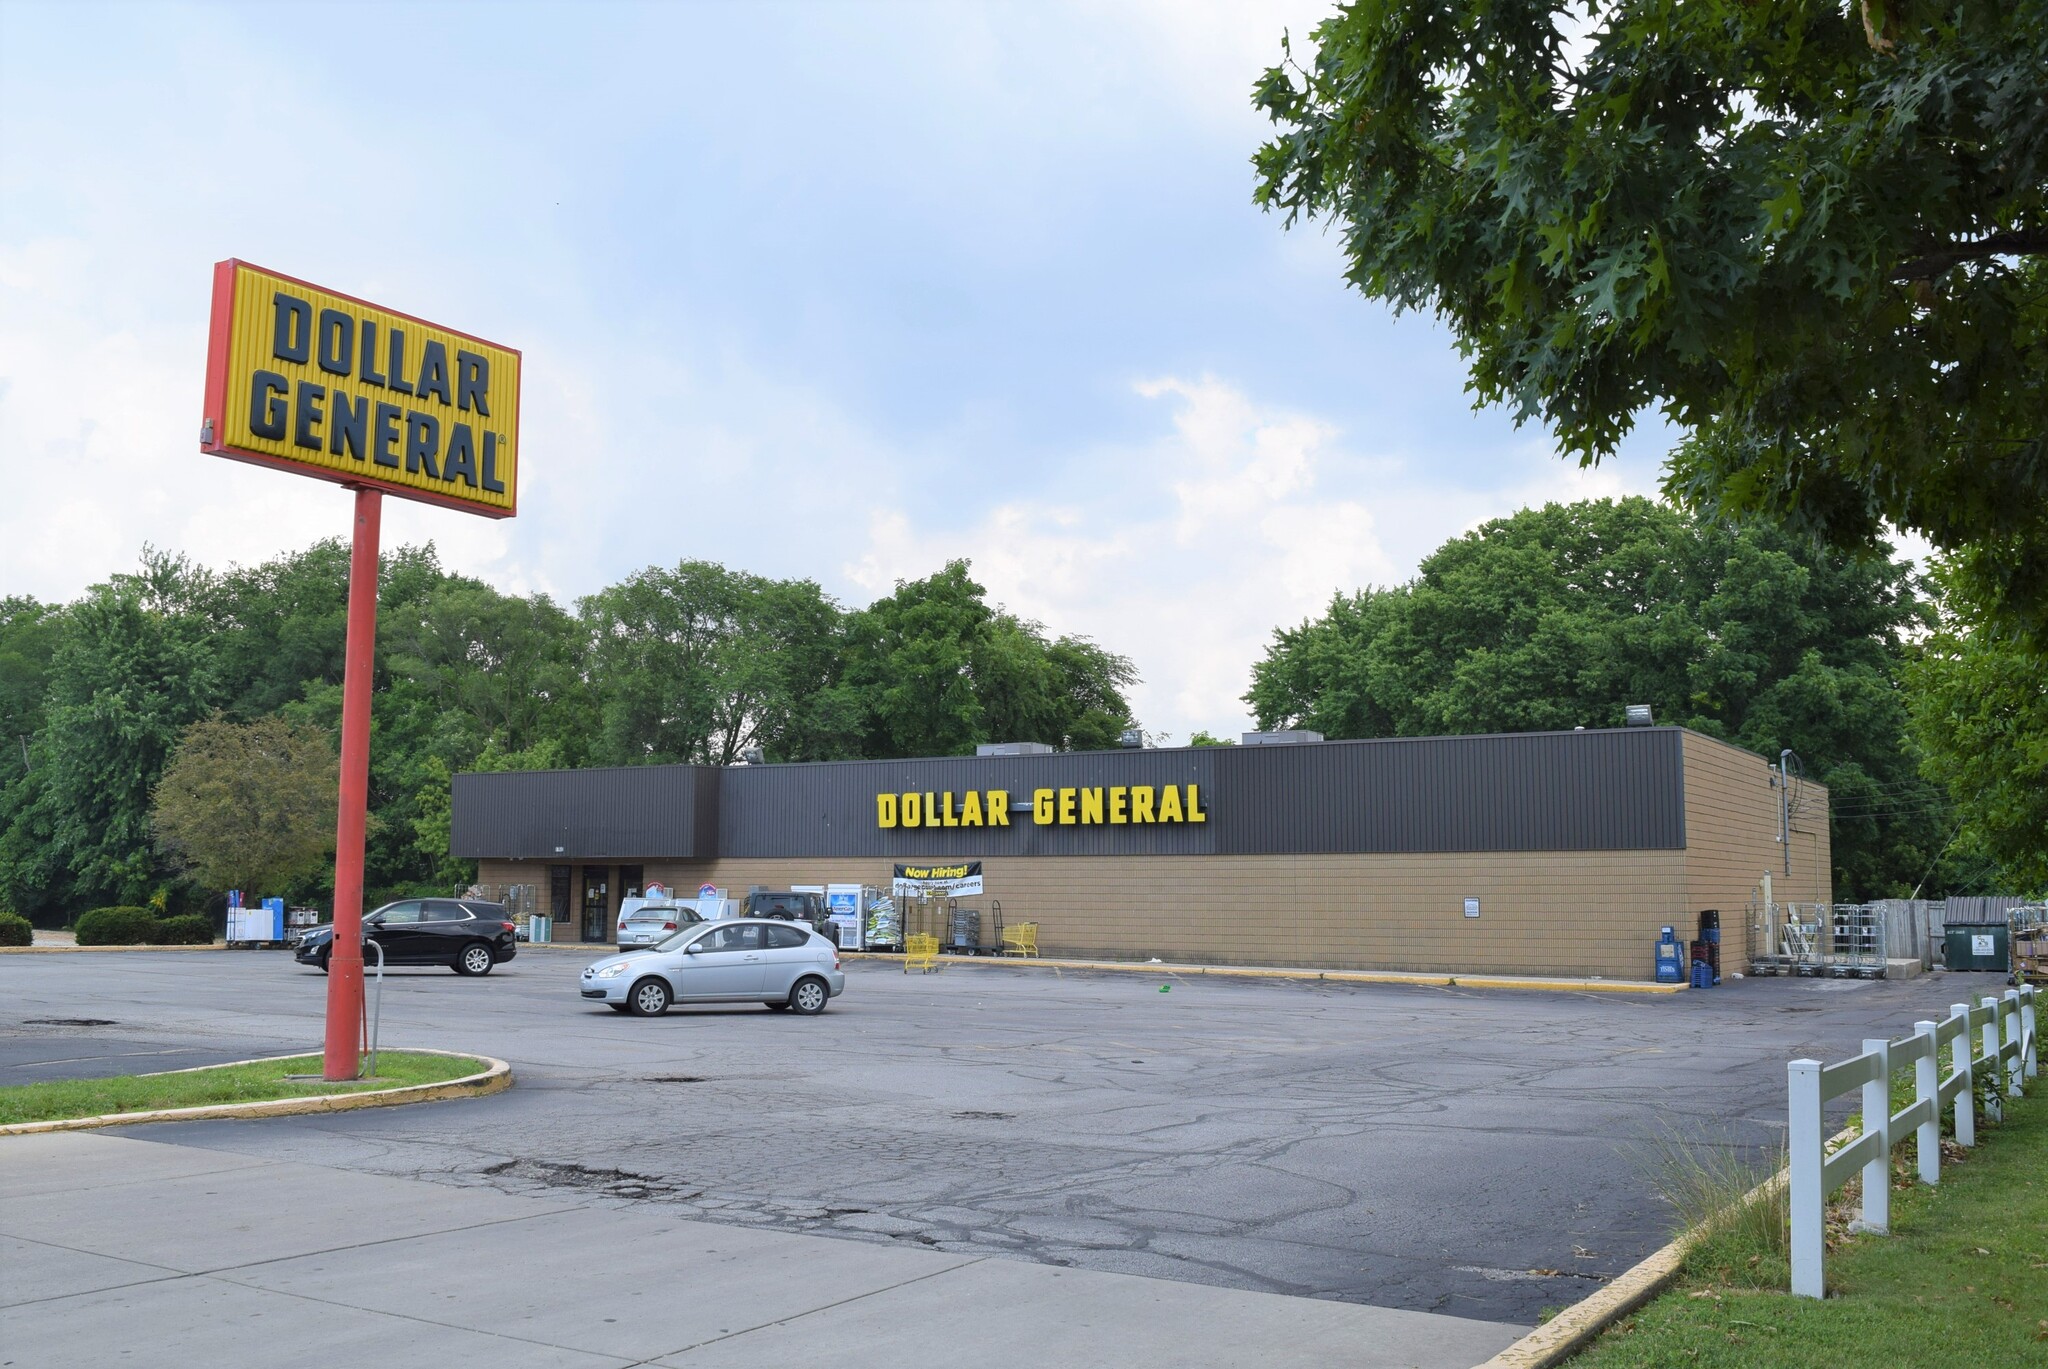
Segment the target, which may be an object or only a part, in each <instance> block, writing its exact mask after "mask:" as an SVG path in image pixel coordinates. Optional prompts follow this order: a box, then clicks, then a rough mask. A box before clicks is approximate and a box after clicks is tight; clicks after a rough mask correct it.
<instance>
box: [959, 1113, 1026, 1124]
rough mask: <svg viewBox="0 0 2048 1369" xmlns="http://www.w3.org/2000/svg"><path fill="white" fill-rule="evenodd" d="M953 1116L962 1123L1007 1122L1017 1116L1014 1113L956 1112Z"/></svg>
mask: <svg viewBox="0 0 2048 1369" xmlns="http://www.w3.org/2000/svg"><path fill="white" fill-rule="evenodd" d="M953 1115H954V1116H955V1117H957V1118H959V1119H960V1120H961V1121H963V1122H1009V1121H1014V1120H1015V1119H1016V1116H1017V1114H1016V1113H1014V1112H956V1113H954V1114H953Z"/></svg>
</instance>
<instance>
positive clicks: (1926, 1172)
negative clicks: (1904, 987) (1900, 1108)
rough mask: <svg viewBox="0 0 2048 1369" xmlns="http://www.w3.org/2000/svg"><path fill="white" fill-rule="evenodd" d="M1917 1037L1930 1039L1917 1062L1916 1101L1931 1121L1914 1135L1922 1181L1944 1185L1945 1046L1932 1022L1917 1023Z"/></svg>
mask: <svg viewBox="0 0 2048 1369" xmlns="http://www.w3.org/2000/svg"><path fill="white" fill-rule="evenodd" d="M1913 1035H1915V1036H1924V1037H1926V1038H1927V1053H1926V1054H1925V1055H1923V1056H1921V1057H1920V1058H1919V1059H1918V1060H1915V1061H1914V1062H1913V1101H1914V1102H1916V1103H1920V1104H1924V1105H1925V1106H1926V1109H1927V1112H1928V1118H1927V1120H1926V1121H1923V1122H1922V1123H1921V1124H1920V1125H1919V1127H1918V1128H1916V1129H1915V1131H1914V1133H1913V1146H1914V1151H1915V1154H1916V1157H1917V1158H1918V1159H1919V1161H1920V1182H1921V1183H1923V1184H1938V1183H1940V1182H1941V1047H1940V1045H1939V1044H1938V1043H1937V1042H1936V1041H1935V1037H1934V1024H1933V1023H1932V1022H1915V1023H1914V1024H1913Z"/></svg>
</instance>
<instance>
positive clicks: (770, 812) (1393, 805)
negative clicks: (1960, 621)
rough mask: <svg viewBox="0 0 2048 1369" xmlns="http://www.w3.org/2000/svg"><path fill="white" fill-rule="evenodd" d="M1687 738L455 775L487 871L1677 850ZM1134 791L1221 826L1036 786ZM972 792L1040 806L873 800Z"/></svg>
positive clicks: (1533, 738) (1610, 733) (463, 839)
mask: <svg viewBox="0 0 2048 1369" xmlns="http://www.w3.org/2000/svg"><path fill="white" fill-rule="evenodd" d="M1680 737H1681V733H1680V730H1679V729H1677V728H1668V727H1660V728H1629V729H1616V730H1607V731H1597V732H1592V731H1589V732H1545V733H1519V734H1510V735H1501V736H1483V737H1428V738H1390V739H1385V740H1377V741H1358V742H1321V743H1311V744H1306V745H1300V746H1258V747H1197V748H1184V749H1177V750H1160V751H1100V752H1085V753H1079V754H1068V755H1053V756H987V757H976V756H961V757H951V758H942V759H930V760H910V761H848V762H835V763H830V764H815V765H768V766H736V767H733V768H730V769H725V770H719V769H716V768H712V767H700V766H638V767H627V768H623V769H612V770H573V771H546V772H537V773H530V774H509V775H459V776H457V777H456V780H455V815H454V816H455V841H454V845H455V854H457V855H459V856H465V857H472V858H474V857H482V856H498V857H524V858H529V859H533V858H543V859H554V858H560V859H565V860H584V859H589V860H598V859H614V858H615V859H633V858H640V857H647V858H662V857H668V858H674V859H709V858H712V857H725V858H746V857H757V858H758V857H777V856H795V857H806V856H817V857H826V856H871V857H886V858H894V859H905V860H909V859H927V858H929V859H940V858H945V857H964V858H970V859H971V858H974V857H981V856H1021V855H1211V854H1221V855H1293V854H1301V855H1306V854H1321V853H1344V852H1358V853H1377V852H1449V851H1614V850H1677V849H1682V848H1683V847H1684V845H1685V776H1684V760H1683V752H1682V749H1681V745H1680ZM1133 784H1149V785H1154V786H1158V785H1166V784H1178V785H1188V784H1193V785H1197V786H1199V789H1200V793H1201V797H1202V806H1203V808H1204V809H1205V810H1206V811H1207V813H1208V815H1209V820H1208V821H1207V822H1206V823H1202V824H1194V823H1181V824H1154V825H1149V826H1138V825H1124V826H1107V825H1103V826H1066V827H1062V826H1049V827H1040V826H1037V825H1036V824H1034V823H1033V822H1032V820H1031V812H1030V809H1029V803H1030V800H1031V793H1032V790H1034V789H1040V788H1045V789H1060V788H1066V787H1072V788H1085V787H1090V786H1096V785H1101V786H1104V787H1107V786H1110V785H1133ZM969 789H978V790H983V791H986V790H990V789H1004V790H1007V791H1009V794H1010V798H1011V802H1012V803H1013V804H1015V803H1018V802H1022V803H1024V804H1025V805H1026V806H1025V808H1024V809H1023V810H1022V811H1013V812H1012V813H1011V815H1010V825H1009V826H1008V827H1007V828H1005V827H980V828H970V827H956V828H931V827H918V828H911V829H906V828H894V829H888V828H881V827H878V826H877V825H876V821H875V796H876V795H877V794H881V793H896V794H901V793H920V794H922V793H927V792H931V793H944V792H947V791H951V792H952V793H953V794H955V795H959V794H961V793H963V792H964V791H966V790H969ZM557 847H561V848H564V849H562V850H561V851H559V852H558V851H557V850H556V848H557Z"/></svg>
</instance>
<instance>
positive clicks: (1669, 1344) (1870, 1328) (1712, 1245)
mask: <svg viewBox="0 0 2048 1369" xmlns="http://www.w3.org/2000/svg"><path fill="white" fill-rule="evenodd" d="M2032 1083H2033V1093H2032V1096H2030V1097H2028V1098H2025V1099H2013V1100H2010V1101H2008V1103H2007V1104H2006V1109H2007V1110H2006V1118H2007V1120H2006V1122H2005V1123H2004V1124H2003V1125H2001V1126H1997V1127H1991V1128H1984V1127H1983V1125H1982V1123H1979V1127H1980V1130H1979V1131H1978V1139H1979V1145H1978V1146H1977V1148H1976V1149H1975V1150H1973V1151H1969V1152H1965V1154H1966V1155H1967V1158H1966V1159H1963V1160H1962V1161H1961V1162H1960V1163H1955V1164H1950V1163H1948V1162H1947V1159H1946V1157H1944V1162H1943V1164H1942V1171H1941V1184H1940V1186H1939V1187H1938V1188H1933V1189H1930V1188H1927V1187H1925V1186H1924V1185H1921V1184H1919V1183H1908V1182H1907V1180H1908V1179H1909V1178H1910V1175H1911V1173H1912V1170H1911V1168H1910V1166H1909V1164H1908V1163H1907V1162H1904V1161H1897V1160H1895V1164H1894V1173H1895V1175H1896V1180H1895V1182H1894V1184H1893V1193H1892V1223H1891V1226H1892V1234H1891V1235H1890V1236H1846V1235H1844V1236H1841V1237H1840V1238H1839V1239H1837V1233H1836V1232H1835V1230H1834V1228H1833V1227H1832V1225H1831V1227H1830V1232H1829V1237H1830V1248H1829V1250H1828V1254H1827V1281H1828V1294H1829V1296H1828V1298H1827V1300H1826V1301H1825V1302H1816V1301H1814V1300H1812V1299H1810V1298H1795V1297H1793V1296H1791V1295H1790V1294H1789V1293H1787V1292H1785V1291H1784V1289H1785V1287H1786V1282H1787V1278H1788V1274H1789V1271H1788V1270H1787V1267H1786V1264H1785V1260H1784V1257H1783V1256H1782V1255H1779V1254H1777V1253H1775V1252H1771V1251H1766V1250H1761V1249H1760V1248H1759V1247H1758V1246H1757V1245H1756V1244H1755V1243H1754V1242H1748V1243H1745V1242H1744V1241H1743V1240H1741V1239H1740V1238H1739V1237H1729V1238H1723V1239H1718V1240H1714V1241H1709V1242H1707V1243H1705V1244H1703V1245H1702V1246H1700V1247H1699V1248H1698V1249H1696V1250H1695V1251H1694V1252H1693V1254H1692V1255H1691V1256H1690V1257H1689V1258H1688V1260H1687V1262H1686V1269H1685V1273H1684V1275H1683V1276H1682V1277H1681V1278H1680V1280H1679V1282H1678V1283H1677V1284H1676V1285H1674V1286H1673V1287H1672V1289H1671V1290H1670V1291H1669V1292H1666V1293H1665V1294H1664V1295H1663V1296H1661V1297H1659V1298H1657V1299H1655V1300H1654V1301H1652V1302H1651V1303H1649V1304H1648V1305H1646V1306H1644V1307H1643V1308H1641V1309H1639V1310H1638V1311H1637V1312H1635V1313H1634V1314H1633V1315H1631V1316H1629V1317H1626V1318H1624V1319H1623V1320H1622V1321H1620V1322H1618V1323H1616V1324H1615V1325H1614V1326H1612V1327H1610V1328H1609V1329H1608V1330H1607V1332H1606V1333H1605V1334H1604V1335H1602V1336H1601V1337H1600V1339H1599V1340H1598V1341H1595V1342H1594V1343H1593V1345H1592V1346H1591V1347H1590V1348H1589V1349H1588V1350H1587V1351H1586V1352H1585V1353H1584V1354H1582V1355H1580V1356H1578V1357H1577V1358H1575V1359H1573V1360H1572V1361H1571V1369H1621V1367H1622V1366H1637V1365H1641V1366H1653V1365H1654V1366H1659V1369H1662V1366H1667V1365H1688V1366H1689V1365H1725V1366H1731V1369H1741V1367H1744V1366H1752V1365H1755V1366H1763V1365H1770V1366H1797V1369H1828V1367H1829V1366H1836V1365H1840V1366H1843V1369H1850V1367H1851V1366H1854V1369H1876V1367H1877V1366H1883V1367H1884V1369H1919V1366H1926V1369H1959V1367H1960V1366H1969V1369H2008V1366H2010V1369H2021V1366H2042V1365H2048V1075H2044V1076H2043V1077H2041V1078H2039V1079H2036V1080H2034V1081H2032ZM1944 1149H1945V1150H1947V1149H1948V1148H1947V1147H1944ZM1948 1153H1949V1154H1954V1153H1955V1152H1954V1151H1948ZM1901 1154H1904V1155H1907V1156H1910V1154H1911V1151H1910V1147H1908V1148H1907V1149H1906V1150H1905V1151H1903V1152H1901Z"/></svg>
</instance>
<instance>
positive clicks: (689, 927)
mask: <svg viewBox="0 0 2048 1369" xmlns="http://www.w3.org/2000/svg"><path fill="white" fill-rule="evenodd" d="M703 930H704V929H703V928H702V927H701V926H698V925H697V923H696V922H695V921H692V922H687V923H684V924H683V925H682V926H681V927H679V928H677V929H676V933H675V935H673V936H670V937H667V938H664V939H663V940H661V941H658V942H656V943H655V945H654V949H655V950H657V951H680V950H681V949H683V943H684V942H686V941H688V940H689V939H690V938H691V937H693V936H695V935H697V933H699V932H701V931H703Z"/></svg>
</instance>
